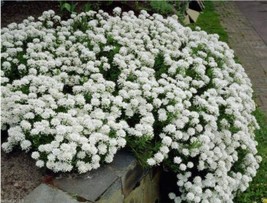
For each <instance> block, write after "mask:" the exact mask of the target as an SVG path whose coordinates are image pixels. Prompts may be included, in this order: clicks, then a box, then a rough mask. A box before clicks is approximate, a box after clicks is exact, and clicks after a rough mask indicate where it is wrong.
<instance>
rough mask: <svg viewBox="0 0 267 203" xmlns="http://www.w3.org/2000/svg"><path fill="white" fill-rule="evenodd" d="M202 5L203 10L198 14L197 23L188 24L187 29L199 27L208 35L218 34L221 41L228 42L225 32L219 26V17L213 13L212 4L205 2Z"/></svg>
mask: <svg viewBox="0 0 267 203" xmlns="http://www.w3.org/2000/svg"><path fill="white" fill-rule="evenodd" d="M204 5H205V9H204V11H203V12H202V13H201V14H200V16H199V18H198V19H197V22H196V23H193V24H190V25H189V27H191V28H194V27H195V26H199V27H201V29H203V30H205V31H206V32H207V33H209V34H214V33H216V34H218V35H219V36H220V40H221V41H224V42H228V35H227V32H226V31H225V30H224V28H223V27H222V26H221V24H220V17H219V14H217V13H216V12H215V9H214V5H213V2H211V1H205V4H204Z"/></svg>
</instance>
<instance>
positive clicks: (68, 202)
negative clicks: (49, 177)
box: [21, 184, 78, 203]
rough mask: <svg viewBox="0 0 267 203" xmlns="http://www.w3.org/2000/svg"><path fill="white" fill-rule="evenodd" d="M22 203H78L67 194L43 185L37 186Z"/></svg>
mask: <svg viewBox="0 0 267 203" xmlns="http://www.w3.org/2000/svg"><path fill="white" fill-rule="evenodd" d="M21 202H23V203H63V202H64V203H78V201H77V200H75V199H74V198H73V197H71V196H70V195H69V194H67V193H65V192H62V191H61V190H58V189H56V188H53V187H50V186H48V185H45V184H41V185H39V186H38V187H37V188H35V189H34V190H33V191H32V192H31V193H30V194H29V195H28V196H26V197H25V199H24V200H22V201H21Z"/></svg>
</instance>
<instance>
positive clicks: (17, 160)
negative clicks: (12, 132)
mask: <svg viewBox="0 0 267 203" xmlns="http://www.w3.org/2000/svg"><path fill="white" fill-rule="evenodd" d="M41 181H42V172H41V171H40V170H39V169H38V168H37V167H36V166H35V162H34V160H32V159H31V158H30V155H29V154H25V153H24V152H20V151H16V152H12V153H10V154H6V153H5V152H3V151H1V202H2V203H11V202H12V203H13V202H19V200H21V199H22V198H24V197H25V196H26V195H27V194H28V193H30V192H31V191H32V190H33V189H34V188H35V187H37V186H38V185H39V184H40V183H41Z"/></svg>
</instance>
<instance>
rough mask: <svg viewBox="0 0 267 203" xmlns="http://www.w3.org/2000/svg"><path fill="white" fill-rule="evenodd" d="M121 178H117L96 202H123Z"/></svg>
mask: <svg viewBox="0 0 267 203" xmlns="http://www.w3.org/2000/svg"><path fill="white" fill-rule="evenodd" d="M123 200H124V195H123V194H122V185H121V180H120V179H117V180H116V181H115V182H114V183H113V184H112V185H111V186H110V188H108V189H107V191H106V192H105V193H104V194H103V195H102V196H101V198H100V199H99V200H98V201H97V202H96V203H112V202H114V203H123Z"/></svg>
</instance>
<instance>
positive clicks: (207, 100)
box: [1, 8, 261, 203]
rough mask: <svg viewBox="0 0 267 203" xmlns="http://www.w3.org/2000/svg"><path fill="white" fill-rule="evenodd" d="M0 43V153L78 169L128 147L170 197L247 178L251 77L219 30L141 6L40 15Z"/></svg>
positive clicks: (204, 193)
mask: <svg viewBox="0 0 267 203" xmlns="http://www.w3.org/2000/svg"><path fill="white" fill-rule="evenodd" d="M55 24H56V25H57V26H54V25H55ZM1 48H2V55H1V57H2V60H1V63H2V64H1V65H2V70H1V82H2V95H1V97H2V104H1V105H2V120H1V122H2V128H5V129H7V130H8V138H7V141H6V142H4V143H3V144H2V148H3V150H4V151H6V152H11V151H12V150H13V149H14V148H15V147H20V148H21V149H22V150H25V151H30V152H31V156H32V158H33V159H35V160H36V165H37V166H38V167H46V168H48V169H50V170H53V171H54V172H59V171H60V172H68V171H72V170H77V171H78V172H80V173H85V172H87V171H90V170H92V169H96V168H98V167H100V164H102V163H110V162H112V160H113V158H114V155H115V154H116V152H117V151H118V150H119V149H121V148H123V147H125V146H128V147H130V148H132V150H133V151H134V152H135V154H136V155H137V158H139V159H140V160H141V161H140V162H141V163H143V164H146V165H147V166H151V167H152V166H155V165H159V164H164V166H165V167H166V168H168V169H169V170H172V171H174V172H175V173H177V190H176V191H173V193H170V195H169V197H170V198H171V199H173V200H174V201H175V202H202V203H205V202H233V198H234V197H235V195H236V194H237V193H238V192H240V191H244V190H246V188H247V187H248V185H249V183H250V181H251V180H252V178H253V177H254V176H255V174H256V170H257V169H258V167H259V162H260V161H261V158H260V157H259V156H258V155H257V149H256V146H257V142H256V141H255V139H254V130H255V129H257V128H258V124H257V122H256V120H255V117H254V116H253V114H252V113H253V112H254V111H255V104H254V101H253V99H252V93H253V91H252V88H251V83H250V80H249V78H248V77H247V75H246V73H245V72H244V69H243V67H242V66H241V65H240V64H238V63H236V62H235V60H234V54H233V51H232V50H231V49H230V48H229V47H228V45H227V44H226V43H224V42H221V41H219V39H218V35H216V34H213V35H210V34H207V33H206V32H204V31H201V30H199V29H198V30H196V31H192V30H191V29H190V28H187V27H183V26H182V25H181V24H179V22H178V21H177V16H172V17H167V18H164V17H162V16H161V15H159V14H153V15H149V14H148V13H147V12H146V11H142V12H141V14H140V15H139V16H136V15H134V13H133V12H132V11H129V12H124V13H122V12H121V9H120V8H115V9H114V15H109V14H108V13H106V12H104V11H102V10H99V11H98V12H95V11H88V12H83V13H80V14H78V15H76V14H72V15H71V18H70V19H68V20H66V21H62V20H61V18H60V17H59V16H57V15H55V13H54V11H46V12H44V13H43V15H42V16H41V17H39V18H38V20H35V19H34V18H33V17H29V18H28V19H25V20H24V21H23V23H21V24H16V23H12V24H10V25H8V27H7V28H3V29H2V45H1Z"/></svg>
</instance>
